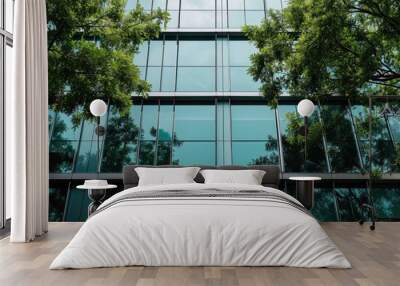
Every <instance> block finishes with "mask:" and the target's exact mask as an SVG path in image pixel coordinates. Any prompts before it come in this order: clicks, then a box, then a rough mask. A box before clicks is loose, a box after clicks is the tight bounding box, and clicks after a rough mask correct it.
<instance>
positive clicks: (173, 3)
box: [168, 0, 180, 10]
mask: <svg viewBox="0 0 400 286" xmlns="http://www.w3.org/2000/svg"><path fill="white" fill-rule="evenodd" d="M179 1H180V0H168V10H179Z"/></svg>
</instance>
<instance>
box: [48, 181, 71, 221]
mask: <svg viewBox="0 0 400 286" xmlns="http://www.w3.org/2000/svg"><path fill="white" fill-rule="evenodd" d="M67 192H68V183H58V184H57V183H56V184H55V182H50V186H49V221H51V222H54V221H63V218H64V210H65V202H66V199H67Z"/></svg>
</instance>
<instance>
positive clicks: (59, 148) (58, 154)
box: [49, 133, 78, 173]
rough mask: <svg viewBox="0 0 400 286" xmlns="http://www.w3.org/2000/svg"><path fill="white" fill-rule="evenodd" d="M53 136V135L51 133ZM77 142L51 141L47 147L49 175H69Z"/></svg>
mask: <svg viewBox="0 0 400 286" xmlns="http://www.w3.org/2000/svg"><path fill="white" fill-rule="evenodd" d="M53 134H54V133H53ZM77 145H78V141H71V140H52V141H51V143H50V147H49V171H50V173H71V172H72V163H73V161H74V156H75V151H76V147H77Z"/></svg>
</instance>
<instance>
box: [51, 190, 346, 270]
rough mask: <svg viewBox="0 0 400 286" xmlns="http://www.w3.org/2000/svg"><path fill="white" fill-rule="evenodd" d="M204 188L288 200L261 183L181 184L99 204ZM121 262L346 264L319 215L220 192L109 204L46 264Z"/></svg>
mask: <svg viewBox="0 0 400 286" xmlns="http://www.w3.org/2000/svg"><path fill="white" fill-rule="evenodd" d="M209 188H217V189H219V190H224V189H226V190H230V191H231V190H255V189H256V190H263V191H267V192H270V193H274V194H280V195H284V196H285V197H287V198H288V199H291V200H293V201H295V199H293V198H292V197H290V196H289V195H286V194H285V193H283V192H281V191H279V190H276V189H272V188H266V187H262V186H254V185H238V184H207V185H206V184H180V185H164V186H151V187H135V188H132V189H128V190H125V191H123V192H120V193H118V194H116V195H115V196H113V197H111V198H110V199H108V200H107V201H105V202H104V203H103V204H102V206H103V207H104V206H105V205H107V204H110V203H112V202H113V201H115V200H117V199H118V198H119V197H121V196H124V195H126V194H129V193H130V192H140V191H150V190H152V191H155V190H159V191H163V190H200V191H201V190H204V189H209ZM102 206H101V207H102ZM101 207H100V208H101ZM127 265H145V266H194V265H198V266H201V265H202V266H206V265H209V266H210V265H214V266H242V265H243V266H244V265H247V266H294V267H333V268H350V267H351V266H350V263H349V262H348V261H347V259H346V258H345V257H344V255H343V254H342V252H341V251H340V250H339V249H338V248H337V247H336V245H335V244H334V243H333V242H332V241H331V239H330V238H329V237H328V236H327V234H326V233H325V231H324V230H323V229H322V228H321V226H320V225H319V224H318V222H317V221H316V220H315V219H314V218H313V217H311V216H309V215H307V214H305V213H304V212H302V211H300V210H299V209H296V208H295V207H293V206H290V205H285V204H280V203H276V202H273V201H272V202H270V201H264V200H258V199H254V198H253V199H246V198H241V199H233V198H229V197H227V198H185V199H182V200H180V199H176V198H168V199H165V198H162V199H157V198H155V199H149V200H141V201H123V202H120V203H117V204H115V205H112V206H110V207H108V208H107V209H105V210H103V211H101V212H99V213H98V214H96V215H94V216H92V217H90V218H89V219H88V220H87V222H86V223H85V224H84V225H83V226H82V227H81V229H80V230H79V232H78V233H77V234H76V235H75V237H74V238H73V239H72V241H71V242H70V243H69V244H68V246H67V247H66V248H65V249H64V250H63V251H62V252H61V253H60V254H59V255H58V257H57V258H56V259H55V260H54V261H53V263H52V264H51V266H50V269H63V268H91V267H113V266H127Z"/></svg>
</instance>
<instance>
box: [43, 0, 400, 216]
mask: <svg viewBox="0 0 400 286" xmlns="http://www.w3.org/2000/svg"><path fill="white" fill-rule="evenodd" d="M139 2H140V4H142V5H143V7H144V8H145V9H146V10H148V11H151V10H152V9H155V8H157V7H160V8H161V9H167V10H168V11H169V12H170V15H171V21H170V22H169V24H168V27H167V28H166V30H165V31H164V32H163V33H162V34H161V36H160V38H159V39H155V40H151V41H148V42H146V43H144V44H143V45H142V46H141V47H140V50H139V53H138V54H137V55H136V56H135V58H134V59H133V60H134V62H135V63H136V64H137V65H138V66H139V67H140V70H141V74H142V77H143V78H145V79H146V80H147V81H149V82H150V83H151V85H152V91H151V92H150V94H149V97H148V98H147V99H142V98H137V97H133V98H132V101H133V105H132V107H131V110H130V112H129V114H127V115H124V116H121V115H120V114H119V113H118V112H116V110H115V109H114V108H113V104H112V102H109V109H108V112H107V114H106V115H105V116H103V117H102V118H101V125H102V126H104V127H105V128H106V133H105V135H104V136H101V138H100V140H101V142H100V153H101V159H100V161H98V160H97V141H96V140H97V137H96V135H95V132H94V128H95V125H94V124H93V122H90V121H84V122H81V123H80V124H79V125H78V126H74V125H73V123H72V120H71V117H70V116H67V115H65V114H62V113H54V112H52V111H50V112H49V131H50V132H49V136H50V138H49V141H50V146H49V149H50V220H53V221H62V220H66V221H79V220H84V219H86V215H87V205H88V203H89V201H88V198H87V195H86V193H85V191H80V190H77V189H76V188H75V187H76V185H79V184H81V183H82V181H83V180H84V179H86V178H91V177H94V176H95V173H96V170H97V169H99V170H100V176H101V177H102V178H105V179H108V180H109V181H111V182H114V183H116V184H117V185H119V187H120V188H119V189H121V188H122V180H121V171H122V167H123V166H124V165H126V164H140V165H165V164H174V165H212V166H216V165H232V164H234V165H257V164H274V165H278V166H280V168H281V171H282V179H283V180H282V182H281V189H283V190H285V191H286V192H288V193H290V194H292V195H296V194H295V186H294V184H293V182H291V181H289V180H288V177H289V176H291V175H293V174H307V173H312V174H314V175H315V174H318V175H319V176H321V177H322V178H323V180H322V181H321V182H318V184H317V185H316V194H315V199H316V203H315V207H314V209H313V210H312V212H313V214H314V215H315V216H316V217H317V218H318V219H320V220H324V221H352V220H357V219H358V217H359V215H360V208H359V203H360V200H361V199H362V198H364V197H366V198H368V199H370V200H371V201H372V202H373V203H374V205H375V206H376V209H377V215H378V217H379V219H385V220H386V219H388V220H396V219H399V218H400V204H399V203H398V201H400V187H399V186H400V185H399V184H398V182H399V179H400V176H399V175H400V174H399V170H398V167H396V166H398V165H399V164H398V162H397V160H399V159H398V158H399V156H398V155H397V152H399V151H398V150H400V149H399V148H398V146H399V144H400V117H395V116H393V117H382V116H380V111H381V110H382V108H383V106H384V105H385V103H386V99H384V100H382V99H380V98H373V99H372V106H373V108H372V109H371V108H370V106H369V102H368V101H366V102H350V101H348V100H345V99H344V98H341V97H335V98H332V99H331V100H328V101H326V102H317V105H316V111H315V112H314V113H313V115H312V117H311V118H310V119H309V128H308V130H309V131H308V133H309V136H308V139H307V146H308V147H307V158H305V149H304V148H305V147H304V127H303V119H302V118H300V117H299V115H298V114H297V112H296V106H297V103H298V101H299V100H300V98H296V97H289V96H285V97H282V98H281V99H280V101H279V105H278V107H277V108H276V109H271V108H270V107H268V106H267V105H266V103H265V100H264V99H263V97H262V96H260V94H259V92H258V86H259V84H258V83H257V82H255V81H254V80H253V79H252V78H251V77H250V76H249V75H248V74H247V68H248V66H249V56H250V55H251V54H252V53H253V52H254V51H255V49H254V47H253V46H252V45H251V44H250V43H249V42H248V41H247V40H246V39H245V37H244V35H243V34H242V33H241V32H240V27H241V26H242V25H244V24H256V23H258V22H259V21H261V19H263V18H264V17H265V13H266V10H267V9H281V8H282V5H284V3H282V2H281V1H280V0H266V1H264V0H228V1H227V0H217V1H203V0H200V1H199V0H197V1H194V0H192V1H189V0H180V1H179V0H168V1H167V0H164V1H163V0H153V1H151V0H147V1H145V0H143V1H141V0H140V1H139ZM135 5H136V1H128V5H127V8H126V9H127V10H129V9H132V7H134V6H135ZM390 104H391V106H393V107H394V108H396V107H400V99H391V100H390ZM370 113H371V114H370ZM370 115H372V118H373V120H372V122H371V124H372V130H373V132H372V134H371V136H370V135H369V132H368V130H369V129H368V128H369V124H370V122H369V118H370ZM370 161H371V165H372V168H373V170H374V172H376V173H379V174H381V176H380V179H379V180H375V181H374V183H373V184H372V185H369V180H368V172H369V166H370ZM112 194H113V193H112V192H110V193H109V195H112Z"/></svg>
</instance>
